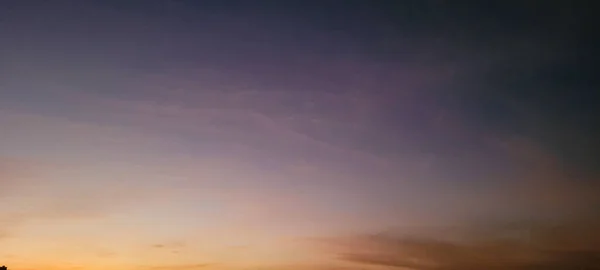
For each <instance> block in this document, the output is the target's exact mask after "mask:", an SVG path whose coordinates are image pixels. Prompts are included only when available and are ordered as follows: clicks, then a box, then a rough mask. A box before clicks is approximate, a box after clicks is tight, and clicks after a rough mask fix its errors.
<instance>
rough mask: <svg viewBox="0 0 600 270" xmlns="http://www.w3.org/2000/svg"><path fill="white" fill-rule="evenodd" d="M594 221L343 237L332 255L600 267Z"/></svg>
mask: <svg viewBox="0 0 600 270" xmlns="http://www.w3.org/2000/svg"><path fill="white" fill-rule="evenodd" d="M599 221H600V220H599V219H597V218H594V219H585V220H577V222H569V223H566V222H562V223H555V224H554V225H553V224H549V223H545V224H542V223H537V224H536V223H530V224H521V225H516V226H515V225H510V226H504V225H500V226H495V227H494V228H492V227H488V228H487V229H485V230H465V232H463V234H462V236H461V237H457V238H455V240H449V238H447V237H446V238H442V239H436V238H428V237H421V236H415V237H403V236H398V235H396V236H394V235H392V234H378V235H373V236H365V237H358V238H356V239H352V240H350V241H348V242H346V245H345V246H343V247H342V248H340V249H339V250H341V251H339V250H338V252H339V254H338V256H339V258H340V259H341V260H343V261H348V262H354V263H358V264H362V265H376V266H390V267H398V268H406V269H415V270H455V269H456V270H458V269H462V270H465V269H498V270H504V269H507V270H508V269H523V270H529V269H531V270H533V269H557V270H558V269H600V222H599ZM540 224H542V225H540ZM496 225H498V224H496ZM476 231H479V233H477V232H476ZM484 231H485V233H483V232H484Z"/></svg>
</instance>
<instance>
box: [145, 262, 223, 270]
mask: <svg viewBox="0 0 600 270" xmlns="http://www.w3.org/2000/svg"><path fill="white" fill-rule="evenodd" d="M214 265H215V264H211V263H199V264H175V265H157V266H141V267H138V269H140V270H170V269H173V270H195V269H204V268H207V267H211V266H214Z"/></svg>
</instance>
